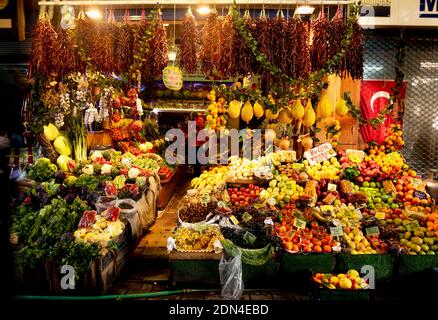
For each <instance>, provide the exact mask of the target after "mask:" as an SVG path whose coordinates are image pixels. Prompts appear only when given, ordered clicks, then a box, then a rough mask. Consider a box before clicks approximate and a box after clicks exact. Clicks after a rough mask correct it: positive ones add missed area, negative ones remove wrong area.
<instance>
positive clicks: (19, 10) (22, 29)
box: [17, 0, 26, 41]
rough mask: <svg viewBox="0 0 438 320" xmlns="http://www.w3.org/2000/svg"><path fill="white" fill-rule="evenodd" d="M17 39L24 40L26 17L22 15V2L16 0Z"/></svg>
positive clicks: (21, 0)
mask: <svg viewBox="0 0 438 320" xmlns="http://www.w3.org/2000/svg"><path fill="white" fill-rule="evenodd" d="M17 22H18V41H24V40H26V19H25V16H24V2H23V0H17Z"/></svg>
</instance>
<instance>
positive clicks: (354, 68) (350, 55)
mask: <svg viewBox="0 0 438 320" xmlns="http://www.w3.org/2000/svg"><path fill="white" fill-rule="evenodd" d="M364 43H365V37H364V34H363V32H362V27H361V26H360V25H359V22H357V21H356V22H355V23H354V25H353V36H352V37H351V43H350V46H349V47H348V49H347V53H346V57H345V59H346V68H347V71H348V73H349V74H350V76H351V77H352V78H353V79H354V80H361V79H362V78H363V61H364Z"/></svg>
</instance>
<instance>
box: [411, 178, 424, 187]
mask: <svg viewBox="0 0 438 320" xmlns="http://www.w3.org/2000/svg"><path fill="white" fill-rule="evenodd" d="M411 182H412V185H413V186H414V188H415V189H417V188H418V187H419V186H421V184H422V181H421V179H417V178H412V179H411Z"/></svg>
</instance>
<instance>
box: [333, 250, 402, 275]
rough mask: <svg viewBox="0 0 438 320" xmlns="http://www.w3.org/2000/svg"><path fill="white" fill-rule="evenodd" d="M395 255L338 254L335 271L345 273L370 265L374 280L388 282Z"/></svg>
mask: <svg viewBox="0 0 438 320" xmlns="http://www.w3.org/2000/svg"><path fill="white" fill-rule="evenodd" d="M394 264H395V255H392V254H340V255H338V256H337V261H336V269H337V271H338V272H347V271H348V270H350V269H355V270H357V271H359V272H360V270H361V268H362V267H363V266H366V265H370V266H372V267H373V268H374V271H375V279H376V280H377V281H380V280H390V279H391V278H392V277H393V274H394Z"/></svg>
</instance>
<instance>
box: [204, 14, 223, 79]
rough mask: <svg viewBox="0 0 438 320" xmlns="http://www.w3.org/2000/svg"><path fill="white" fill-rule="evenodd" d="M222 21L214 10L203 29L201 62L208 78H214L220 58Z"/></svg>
mask: <svg viewBox="0 0 438 320" xmlns="http://www.w3.org/2000/svg"><path fill="white" fill-rule="evenodd" d="M220 33H221V21H220V20H219V17H218V14H217V12H216V9H214V10H212V12H211V14H210V15H209V17H208V18H207V23H206V24H205V26H204V28H203V29H202V34H201V52H200V54H199V60H200V62H201V70H202V72H203V74H204V75H205V76H206V77H214V75H215V73H216V72H217V70H216V61H217V59H218V58H219V54H218V53H219V52H220V44H219V41H218V39H220V37H221V34H220Z"/></svg>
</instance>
